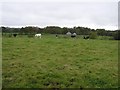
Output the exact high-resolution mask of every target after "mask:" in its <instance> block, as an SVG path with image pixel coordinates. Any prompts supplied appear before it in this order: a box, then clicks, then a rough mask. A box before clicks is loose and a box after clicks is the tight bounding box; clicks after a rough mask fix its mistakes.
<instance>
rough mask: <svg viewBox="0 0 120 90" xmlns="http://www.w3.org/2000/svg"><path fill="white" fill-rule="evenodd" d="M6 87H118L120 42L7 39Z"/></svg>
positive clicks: (4, 40)
mask: <svg viewBox="0 0 120 90" xmlns="http://www.w3.org/2000/svg"><path fill="white" fill-rule="evenodd" d="M2 87H3V88H117V87H118V41H117V40H107V39H106V40H100V39H95V40H94V39H90V40H84V39H82V38H55V36H54V35H43V36H42V38H41V39H40V38H34V37H33V38H28V37H19V36H18V37H16V38H14V37H3V38H2Z"/></svg>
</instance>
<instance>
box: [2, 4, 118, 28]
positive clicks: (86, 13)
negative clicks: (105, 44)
mask: <svg viewBox="0 0 120 90" xmlns="http://www.w3.org/2000/svg"><path fill="white" fill-rule="evenodd" d="M117 18H118V17H117V3H116V2H114V3H111V2H102V3H97V2H96V3H95V2H94V3H90V2H89V3H87V2H84V3H83V2H81V3H80V2H79V3H77V2H74V3H69V2H60V3H58V2H43V3H42V2H41V3H34V2H33V3H32V2H30V3H22V2H21V3H17V2H16V3H3V4H2V24H3V25H6V26H25V25H38V26H47V25H60V26H65V25H66V26H68V27H69V26H75V25H79V26H82V25H84V26H88V27H92V25H93V26H94V27H92V28H99V27H98V26H100V27H107V28H106V29H112V28H109V27H108V26H110V27H114V28H117Z"/></svg>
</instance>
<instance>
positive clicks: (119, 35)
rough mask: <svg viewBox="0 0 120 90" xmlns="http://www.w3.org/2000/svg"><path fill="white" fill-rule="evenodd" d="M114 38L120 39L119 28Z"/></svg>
mask: <svg viewBox="0 0 120 90" xmlns="http://www.w3.org/2000/svg"><path fill="white" fill-rule="evenodd" d="M113 38H114V39H115V40H120V30H118V31H117V32H116V33H115V34H114V35H113Z"/></svg>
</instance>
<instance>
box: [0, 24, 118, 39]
mask: <svg viewBox="0 0 120 90" xmlns="http://www.w3.org/2000/svg"><path fill="white" fill-rule="evenodd" d="M1 28H2V33H11V34H12V33H17V34H20V35H34V34H36V33H45V34H66V33H67V32H71V33H76V34H77V35H90V34H91V33H96V34H97V35H98V36H113V37H114V39H116V40H120V30H115V31H110V30H105V29H91V28H88V27H80V26H78V27H73V28H68V27H63V28H61V27H59V26H47V27H44V28H40V27H33V26H27V27H22V28H10V27H4V26H2V27H1Z"/></svg>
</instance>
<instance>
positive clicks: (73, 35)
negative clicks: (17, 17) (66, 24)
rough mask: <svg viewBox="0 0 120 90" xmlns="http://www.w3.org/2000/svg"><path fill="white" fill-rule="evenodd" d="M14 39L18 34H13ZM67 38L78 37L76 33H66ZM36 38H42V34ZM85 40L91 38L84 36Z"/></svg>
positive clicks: (36, 35)
mask: <svg viewBox="0 0 120 90" xmlns="http://www.w3.org/2000/svg"><path fill="white" fill-rule="evenodd" d="M12 35H13V37H16V36H17V35H18V34H12ZM66 35H67V36H71V38H75V37H76V36H77V34H76V33H73V34H71V33H70V32H68V33H66ZM34 36H35V37H38V38H41V36H42V34H35V35H34ZM56 38H58V34H56ZM83 39H89V36H84V37H83Z"/></svg>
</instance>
